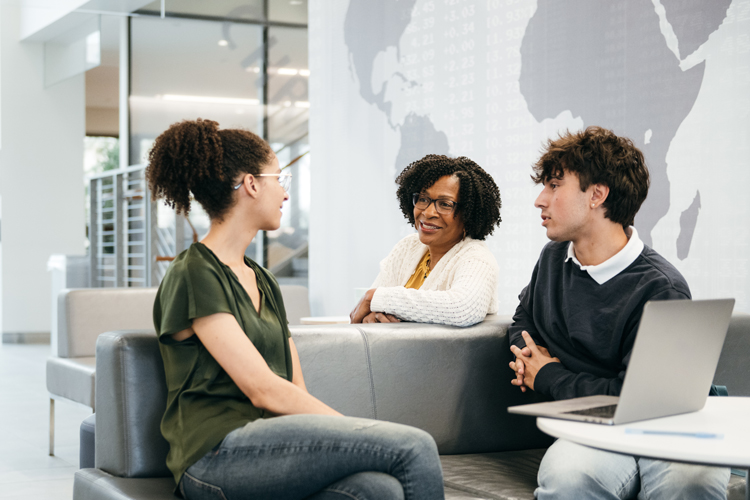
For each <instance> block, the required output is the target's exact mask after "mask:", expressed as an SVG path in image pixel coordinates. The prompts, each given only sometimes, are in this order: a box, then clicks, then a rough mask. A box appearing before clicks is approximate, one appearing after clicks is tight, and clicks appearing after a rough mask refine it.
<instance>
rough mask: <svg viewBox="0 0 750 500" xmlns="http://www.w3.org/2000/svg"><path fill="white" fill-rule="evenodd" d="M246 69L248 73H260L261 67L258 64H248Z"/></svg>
mask: <svg viewBox="0 0 750 500" xmlns="http://www.w3.org/2000/svg"><path fill="white" fill-rule="evenodd" d="M245 71H247V72H248V73H260V68H259V67H258V66H248V67H247V68H245Z"/></svg>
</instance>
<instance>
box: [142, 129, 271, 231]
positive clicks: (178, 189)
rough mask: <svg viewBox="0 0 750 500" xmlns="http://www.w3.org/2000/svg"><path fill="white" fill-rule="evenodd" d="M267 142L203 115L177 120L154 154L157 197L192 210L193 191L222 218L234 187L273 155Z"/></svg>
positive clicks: (152, 183) (152, 180)
mask: <svg viewBox="0 0 750 500" xmlns="http://www.w3.org/2000/svg"><path fill="white" fill-rule="evenodd" d="M273 157H274V153H273V150H272V149H271V147H270V146H269V145H268V143H267V142H266V141H264V140H263V139H261V138H260V137H258V136H257V135H255V134H253V133H252V132H250V131H247V130H240V129H227V130H219V124H218V123H216V122H215V121H211V120H202V119H200V118H198V119H197V120H195V121H188V120H185V121H182V122H179V123H175V124H173V125H171V126H170V127H169V128H168V129H167V130H166V131H165V132H163V133H162V134H161V135H160V136H159V137H157V138H156V141H155V142H154V147H153V148H152V149H151V152H150V153H149V155H148V158H149V164H148V167H146V179H148V187H149V189H150V190H151V198H152V199H153V200H156V199H158V198H164V199H165V201H166V203H167V205H169V206H170V207H172V208H174V209H175V210H176V211H177V213H182V214H184V215H187V214H188V213H189V212H190V193H192V194H193V197H194V198H195V200H196V201H197V202H198V203H200V204H201V206H202V207H203V208H204V209H205V210H206V213H207V214H208V216H209V217H210V218H211V220H218V221H221V220H222V219H223V217H224V215H226V213H227V211H228V210H229V209H230V208H232V206H233V205H234V202H235V197H234V189H232V186H233V185H234V184H235V183H236V182H237V179H238V178H239V177H240V176H241V175H244V174H253V175H257V174H259V173H261V170H262V169H263V166H264V165H267V164H268V163H270V162H271V161H272V160H273Z"/></svg>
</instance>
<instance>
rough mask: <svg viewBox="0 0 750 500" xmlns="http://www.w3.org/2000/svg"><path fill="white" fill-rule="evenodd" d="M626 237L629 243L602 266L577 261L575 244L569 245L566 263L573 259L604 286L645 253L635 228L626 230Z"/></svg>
mask: <svg viewBox="0 0 750 500" xmlns="http://www.w3.org/2000/svg"><path fill="white" fill-rule="evenodd" d="M625 235H626V236H627V237H628V243H627V244H626V245H625V246H624V247H623V249H622V250H620V251H619V252H617V253H616V254H614V255H613V256H612V257H610V258H609V259H607V260H605V261H604V262H602V263H601V264H597V265H596V266H584V265H581V263H580V262H578V259H576V252H575V250H574V249H573V242H570V244H569V245H568V256H567V257H566V258H565V262H568V261H569V260H570V259H573V262H575V263H576V264H577V265H578V267H580V268H581V270H582V271H586V272H587V273H589V276H591V277H592V278H594V281H596V282H597V283H599V284H600V285H603V284H604V283H606V282H607V281H609V280H611V279H612V278H614V277H615V276H617V275H618V274H620V273H621V272H622V271H624V270H625V268H627V267H628V266H629V265H630V264H632V263H633V262H634V261H635V259H637V258H638V256H639V255H640V254H641V252H642V251H643V242H642V241H641V239H640V238H639V237H638V231H636V230H635V227H633V226H630V227H628V228H627V229H626V230H625Z"/></svg>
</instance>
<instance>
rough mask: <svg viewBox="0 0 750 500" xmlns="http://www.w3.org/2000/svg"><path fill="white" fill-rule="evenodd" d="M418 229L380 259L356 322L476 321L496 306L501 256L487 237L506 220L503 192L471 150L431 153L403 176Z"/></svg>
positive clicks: (408, 210) (401, 194)
mask: <svg viewBox="0 0 750 500" xmlns="http://www.w3.org/2000/svg"><path fill="white" fill-rule="evenodd" d="M396 183H397V184H398V185H399V188H398V191H397V192H396V196H397V197H398V200H399V203H400V204H401V211H402V212H403V214H404V217H406V219H407V220H408V221H409V223H410V224H411V225H413V226H414V227H415V229H416V230H417V232H416V233H414V234H410V235H409V236H407V237H406V238H404V239H402V240H401V241H400V242H398V243H397V244H396V246H395V247H394V248H393V250H391V253H390V254H389V255H388V257H386V258H385V260H383V261H382V262H381V263H380V274H378V277H377V278H376V279H375V283H373V285H372V287H371V289H370V290H368V291H367V292H366V293H365V295H364V297H363V298H362V300H361V301H360V302H359V304H357V306H356V307H355V308H354V310H353V311H352V313H351V315H350V319H351V321H352V323H376V322H378V323H388V322H394V321H401V320H403V321H415V322H421V323H441V324H446V325H454V326H469V325H473V324H475V323H478V322H480V321H482V320H483V319H484V317H485V316H486V315H487V314H492V313H495V312H497V306H498V299H497V273H498V267H497V261H496V260H495V257H494V256H493V255H492V253H490V251H489V249H488V248H487V246H486V245H485V244H484V243H483V242H482V241H481V240H484V239H485V238H486V237H487V236H488V235H490V234H492V232H493V230H494V228H495V226H498V225H499V224H500V220H501V219H500V205H501V202H500V191H499V189H498V188H497V185H496V184H495V181H493V180H492V176H490V175H489V174H488V173H487V172H485V171H484V170H483V169H482V168H481V167H480V166H479V165H477V164H476V163H474V162H473V161H471V160H470V159H469V158H466V157H459V158H449V157H447V156H442V155H427V156H425V157H424V158H422V159H421V160H418V161H415V162H414V163H412V164H411V165H409V166H408V167H406V168H405V169H404V171H403V172H401V174H400V175H399V176H398V178H397V179H396Z"/></svg>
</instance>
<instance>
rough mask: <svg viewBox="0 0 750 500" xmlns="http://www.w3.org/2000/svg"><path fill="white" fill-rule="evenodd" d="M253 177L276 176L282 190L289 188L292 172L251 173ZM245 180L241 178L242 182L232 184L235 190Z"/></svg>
mask: <svg viewBox="0 0 750 500" xmlns="http://www.w3.org/2000/svg"><path fill="white" fill-rule="evenodd" d="M253 175H254V176H255V177H278V179H279V184H281V187H282V188H283V189H284V191H289V188H290V187H291V186H292V174H284V173H281V172H279V173H278V174H253ZM244 182H245V180H244V179H243V180H242V182H240V183H239V184H237V185H236V186H234V189H235V190H237V189H239V188H240V186H242V184H243V183H244Z"/></svg>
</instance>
